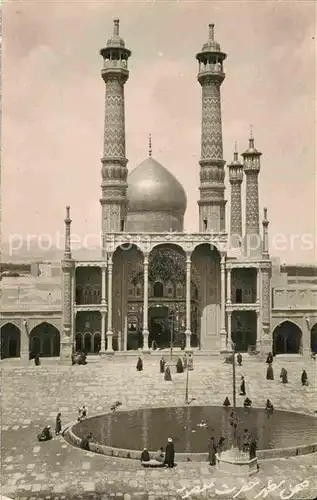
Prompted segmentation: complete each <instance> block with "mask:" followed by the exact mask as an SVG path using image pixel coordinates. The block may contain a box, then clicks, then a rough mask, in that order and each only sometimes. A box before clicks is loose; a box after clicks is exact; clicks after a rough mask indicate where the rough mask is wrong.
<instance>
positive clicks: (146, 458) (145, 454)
mask: <svg viewBox="0 0 317 500" xmlns="http://www.w3.org/2000/svg"><path fill="white" fill-rule="evenodd" d="M150 460H151V457H150V454H149V452H148V450H147V448H143V451H142V453H141V462H149V461H150Z"/></svg>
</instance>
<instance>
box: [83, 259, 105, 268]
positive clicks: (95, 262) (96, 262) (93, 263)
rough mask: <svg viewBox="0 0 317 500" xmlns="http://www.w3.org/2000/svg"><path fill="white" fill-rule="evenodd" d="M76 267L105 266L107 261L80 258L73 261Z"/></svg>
mask: <svg viewBox="0 0 317 500" xmlns="http://www.w3.org/2000/svg"><path fill="white" fill-rule="evenodd" d="M77 267H105V268H106V267H107V262H106V261H105V260H87V261H85V260H81V261H76V262H75V268H77Z"/></svg>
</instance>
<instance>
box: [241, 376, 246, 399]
mask: <svg viewBox="0 0 317 500" xmlns="http://www.w3.org/2000/svg"><path fill="white" fill-rule="evenodd" d="M240 396H245V381H244V376H243V375H242V377H241V384H240Z"/></svg>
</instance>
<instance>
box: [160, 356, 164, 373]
mask: <svg viewBox="0 0 317 500" xmlns="http://www.w3.org/2000/svg"><path fill="white" fill-rule="evenodd" d="M164 372H165V361H164V358H163V357H162V358H161V359H160V373H164Z"/></svg>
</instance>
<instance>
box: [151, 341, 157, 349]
mask: <svg viewBox="0 0 317 500" xmlns="http://www.w3.org/2000/svg"><path fill="white" fill-rule="evenodd" d="M151 347H152V349H153V351H156V349H157V343H156V342H155V340H153V342H152V345H151Z"/></svg>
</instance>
